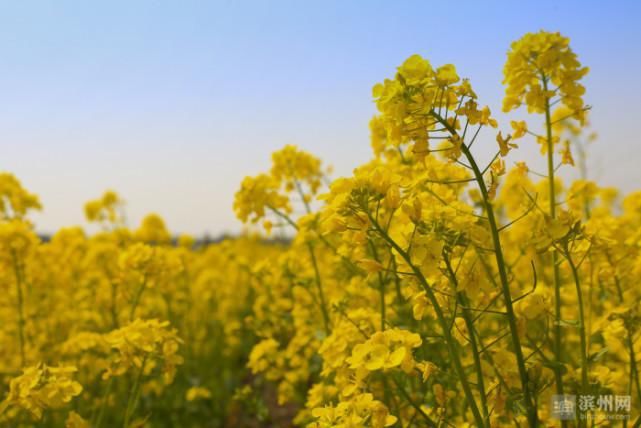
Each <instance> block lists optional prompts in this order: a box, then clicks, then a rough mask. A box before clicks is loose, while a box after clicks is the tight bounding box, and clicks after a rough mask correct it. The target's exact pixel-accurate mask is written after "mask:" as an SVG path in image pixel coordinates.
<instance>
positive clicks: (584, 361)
mask: <svg viewBox="0 0 641 428" xmlns="http://www.w3.org/2000/svg"><path fill="white" fill-rule="evenodd" d="M565 253H566V254H565V258H566V260H567V261H568V264H569V265H570V269H571V270H572V277H573V278H574V284H575V285H576V296H577V300H578V304H579V335H580V337H581V390H582V391H581V392H582V393H583V394H586V393H587V392H588V342H587V338H586V334H585V314H584V312H583V293H582V292H581V282H580V278H579V272H578V270H577V268H576V265H575V264H574V261H573V260H572V257H570V253H569V250H568V249H567V244H566V249H565Z"/></svg>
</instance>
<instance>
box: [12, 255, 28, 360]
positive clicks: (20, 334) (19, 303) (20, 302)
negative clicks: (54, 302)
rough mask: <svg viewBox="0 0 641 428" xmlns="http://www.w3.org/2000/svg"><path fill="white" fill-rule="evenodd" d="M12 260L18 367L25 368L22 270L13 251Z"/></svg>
mask: <svg viewBox="0 0 641 428" xmlns="http://www.w3.org/2000/svg"><path fill="white" fill-rule="evenodd" d="M11 256H12V258H13V269H14V272H15V276H16V295H17V302H16V303H17V310H18V342H19V346H20V365H21V366H22V367H24V366H25V362H26V357H25V338H24V325H25V317H24V296H23V294H22V279H23V278H22V270H21V269H20V262H19V261H18V255H17V254H16V252H15V251H12V252H11Z"/></svg>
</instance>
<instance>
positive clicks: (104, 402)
mask: <svg viewBox="0 0 641 428" xmlns="http://www.w3.org/2000/svg"><path fill="white" fill-rule="evenodd" d="M113 383H114V378H113V377H110V378H109V382H108V383H107V388H106V389H105V394H104V396H103V397H102V403H101V404H100V411H99V412H98V418H97V419H96V425H95V428H100V425H101V424H102V420H103V418H104V416H105V409H106V408H107V402H108V401H109V394H111V388H112V386H113Z"/></svg>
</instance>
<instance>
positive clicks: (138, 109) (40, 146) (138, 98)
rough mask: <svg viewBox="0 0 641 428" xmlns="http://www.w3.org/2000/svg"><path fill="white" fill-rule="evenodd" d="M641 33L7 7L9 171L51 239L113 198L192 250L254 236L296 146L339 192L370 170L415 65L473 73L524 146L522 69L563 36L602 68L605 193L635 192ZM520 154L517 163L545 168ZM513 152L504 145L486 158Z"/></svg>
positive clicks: (358, 16)
mask: <svg viewBox="0 0 641 428" xmlns="http://www.w3.org/2000/svg"><path fill="white" fill-rule="evenodd" d="M640 18H641V3H639V2H635V1H629V2H621V1H609V2H600V1H564V2H558V1H537V2H527V3H526V2H514V1H505V2H499V1H485V2H476V1H469V2H465V1H458V2H455V3H451V2H433V1H416V2H413V1H393V2H392V1H339V0H336V1H305V2H301V1H208V2H205V1H202V2H200V1H180V2H170V1H150V0H147V1H143V0H139V1H135V2H131V1H109V2H80V1H60V0H58V1H20V2H18V1H3V2H0V70H1V71H0V98H1V100H2V102H0V170H4V171H10V172H13V173H15V174H16V175H17V176H18V178H19V179H20V180H21V181H22V182H23V184H24V185H25V186H26V187H27V188H28V189H29V190H31V191H32V192H35V193H37V194H39V195H40V198H41V201H42V203H43V205H44V211H43V212H42V213H41V214H39V215H37V216H35V217H34V218H35V221H36V223H37V229H38V230H39V231H40V232H43V233H50V232H53V231H55V230H56V229H57V228H59V227H61V226H65V225H70V224H82V225H84V224H85V222H84V216H83V210H82V207H83V204H84V202H85V201H87V200H88V199H93V198H96V197H98V196H100V195H101V194H102V192H103V191H104V190H106V189H107V188H110V189H114V190H116V191H118V192H119V193H120V194H121V196H122V197H123V198H124V199H125V200H126V201H127V212H128V218H129V223H130V225H131V226H135V225H137V224H138V222H139V221H140V219H141V218H142V217H143V216H144V215H145V214H146V213H148V212H150V211H154V212H157V213H158V214H160V215H161V216H162V217H163V218H164V219H165V221H166V222H167V225H168V227H169V228H170V229H171V230H172V231H174V232H176V233H191V234H195V235H198V236H202V235H203V234H209V235H211V236H216V235H219V234H222V233H225V232H227V233H237V232H238V231H240V230H241V225H240V223H239V222H238V221H236V220H235V217H234V214H233V210H232V207H231V206H232V201H233V194H234V192H235V191H236V190H237V188H238V186H239V183H240V181H241V180H242V178H243V177H244V176H245V175H252V174H256V173H258V172H260V171H263V170H266V169H268V168H269V162H270V153H271V152H272V151H273V150H276V149H278V148H280V147H282V146H283V145H284V144H296V145H298V146H300V147H302V148H304V149H306V150H309V151H311V152H313V153H315V154H316V155H318V156H320V157H321V158H323V160H324V161H325V162H326V163H328V164H332V165H333V166H334V169H335V172H334V176H336V177H337V176H341V175H346V174H350V172H351V170H352V169H353V168H354V167H355V166H357V165H358V164H360V163H363V162H365V161H367V160H368V159H369V158H370V156H371V154H370V153H371V152H370V146H369V132H368V122H369V120H370V118H371V117H372V115H373V114H374V113H375V108H374V105H373V103H372V96H371V87H372V86H373V85H374V84H375V83H376V82H378V81H381V80H383V79H384V78H386V77H391V76H392V75H393V74H394V71H395V68H396V67H397V66H398V65H399V64H400V63H401V62H402V61H403V60H404V59H405V58H406V57H407V56H409V55H411V54H414V53H419V54H421V55H423V56H424V57H426V58H427V59H429V60H430V61H431V62H432V64H434V65H436V66H438V65H441V64H444V63H453V64H455V65H456V67H457V69H458V72H459V74H460V75H461V76H464V77H469V78H470V79H471V82H472V85H473V87H474V89H475V91H476V92H477V94H478V95H479V99H480V103H481V104H487V105H489V106H490V108H491V109H492V112H493V113H494V115H495V116H496V117H497V118H498V119H499V122H500V123H501V128H502V129H503V130H504V131H509V119H515V118H517V117H518V114H516V115H515V114H511V115H510V116H507V117H506V116H505V115H503V114H501V112H500V107H501V98H502V94H503V88H502V85H501V80H502V68H503V63H504V60H505V54H506V52H507V49H508V48H509V45H510V43H511V42H512V41H513V40H515V39H517V38H519V37H520V36H521V35H522V34H523V33H524V32H527V31H538V30H540V29H545V30H549V31H560V32H562V33H563V34H564V35H566V36H569V37H570V38H571V45H572V47H573V49H574V50H575V52H577V54H578V55H579V58H580V60H581V61H582V63H583V64H585V65H587V66H589V67H590V68H591V71H590V74H589V75H588V77H587V78H586V79H585V84H586V86H587V96H586V100H587V102H588V104H590V105H592V112H591V114H590V118H591V119H590V120H591V124H592V126H591V127H592V129H593V130H594V131H596V132H597V133H598V135H599V138H598V140H597V141H596V142H594V143H593V144H591V145H590V148H589V156H590V158H589V162H588V163H589V165H590V168H591V169H593V171H596V172H593V174H595V175H594V176H592V177H591V178H592V179H596V180H598V181H599V182H600V183H602V184H605V185H614V186H618V187H620V188H622V189H623V190H624V191H630V190H632V189H635V188H639V187H641V169H640V168H639V167H638V165H639V162H640V161H641V156H639V151H638V148H637V144H638V127H637V125H638V123H639V120H640V118H641V103H640V101H641V80H640V79H639V69H641V48H640V47H639V46H640V42H641V29H640V27H639V26H636V25H631V23H635V22H638V20H639V19H640ZM520 143H521V149H520V150H518V151H516V152H513V154H510V159H513V160H515V161H516V160H526V161H528V163H529V164H531V165H532V166H533V168H536V166H537V165H539V164H541V161H542V159H540V158H541V157H540V155H539V154H538V150H539V148H538V145H537V144H536V143H535V142H534V141H532V140H523V141H521V142H520ZM484 147H485V149H484ZM495 147H496V142H495V141H494V134H493V133H486V134H485V135H483V137H482V139H481V141H479V142H478V143H477V144H476V149H477V150H481V151H483V150H486V151H488V152H489V151H493V150H495ZM541 169H543V168H541ZM575 174H576V172H573V171H569V172H566V175H568V176H570V177H572V176H573V175H575Z"/></svg>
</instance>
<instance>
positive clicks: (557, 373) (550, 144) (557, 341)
mask: <svg viewBox="0 0 641 428" xmlns="http://www.w3.org/2000/svg"><path fill="white" fill-rule="evenodd" d="M541 79H542V81H543V90H544V91H546V92H547V90H548V82H547V78H546V77H545V76H541ZM545 132H546V140H547V158H548V186H549V193H550V196H549V199H550V217H552V219H555V218H556V190H555V183H554V141H553V139H552V119H551V114H550V99H549V98H547V97H546V99H545ZM552 269H553V281H554V318H555V323H554V358H555V360H556V362H557V364H555V365H554V378H555V382H556V392H557V394H563V376H562V374H561V367H560V364H561V362H562V359H561V357H562V348H561V338H562V334H563V332H562V331H561V319H562V317H561V272H560V270H559V257H558V254H557V252H556V251H554V252H553V253H552ZM564 425H567V423H565V422H564Z"/></svg>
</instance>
